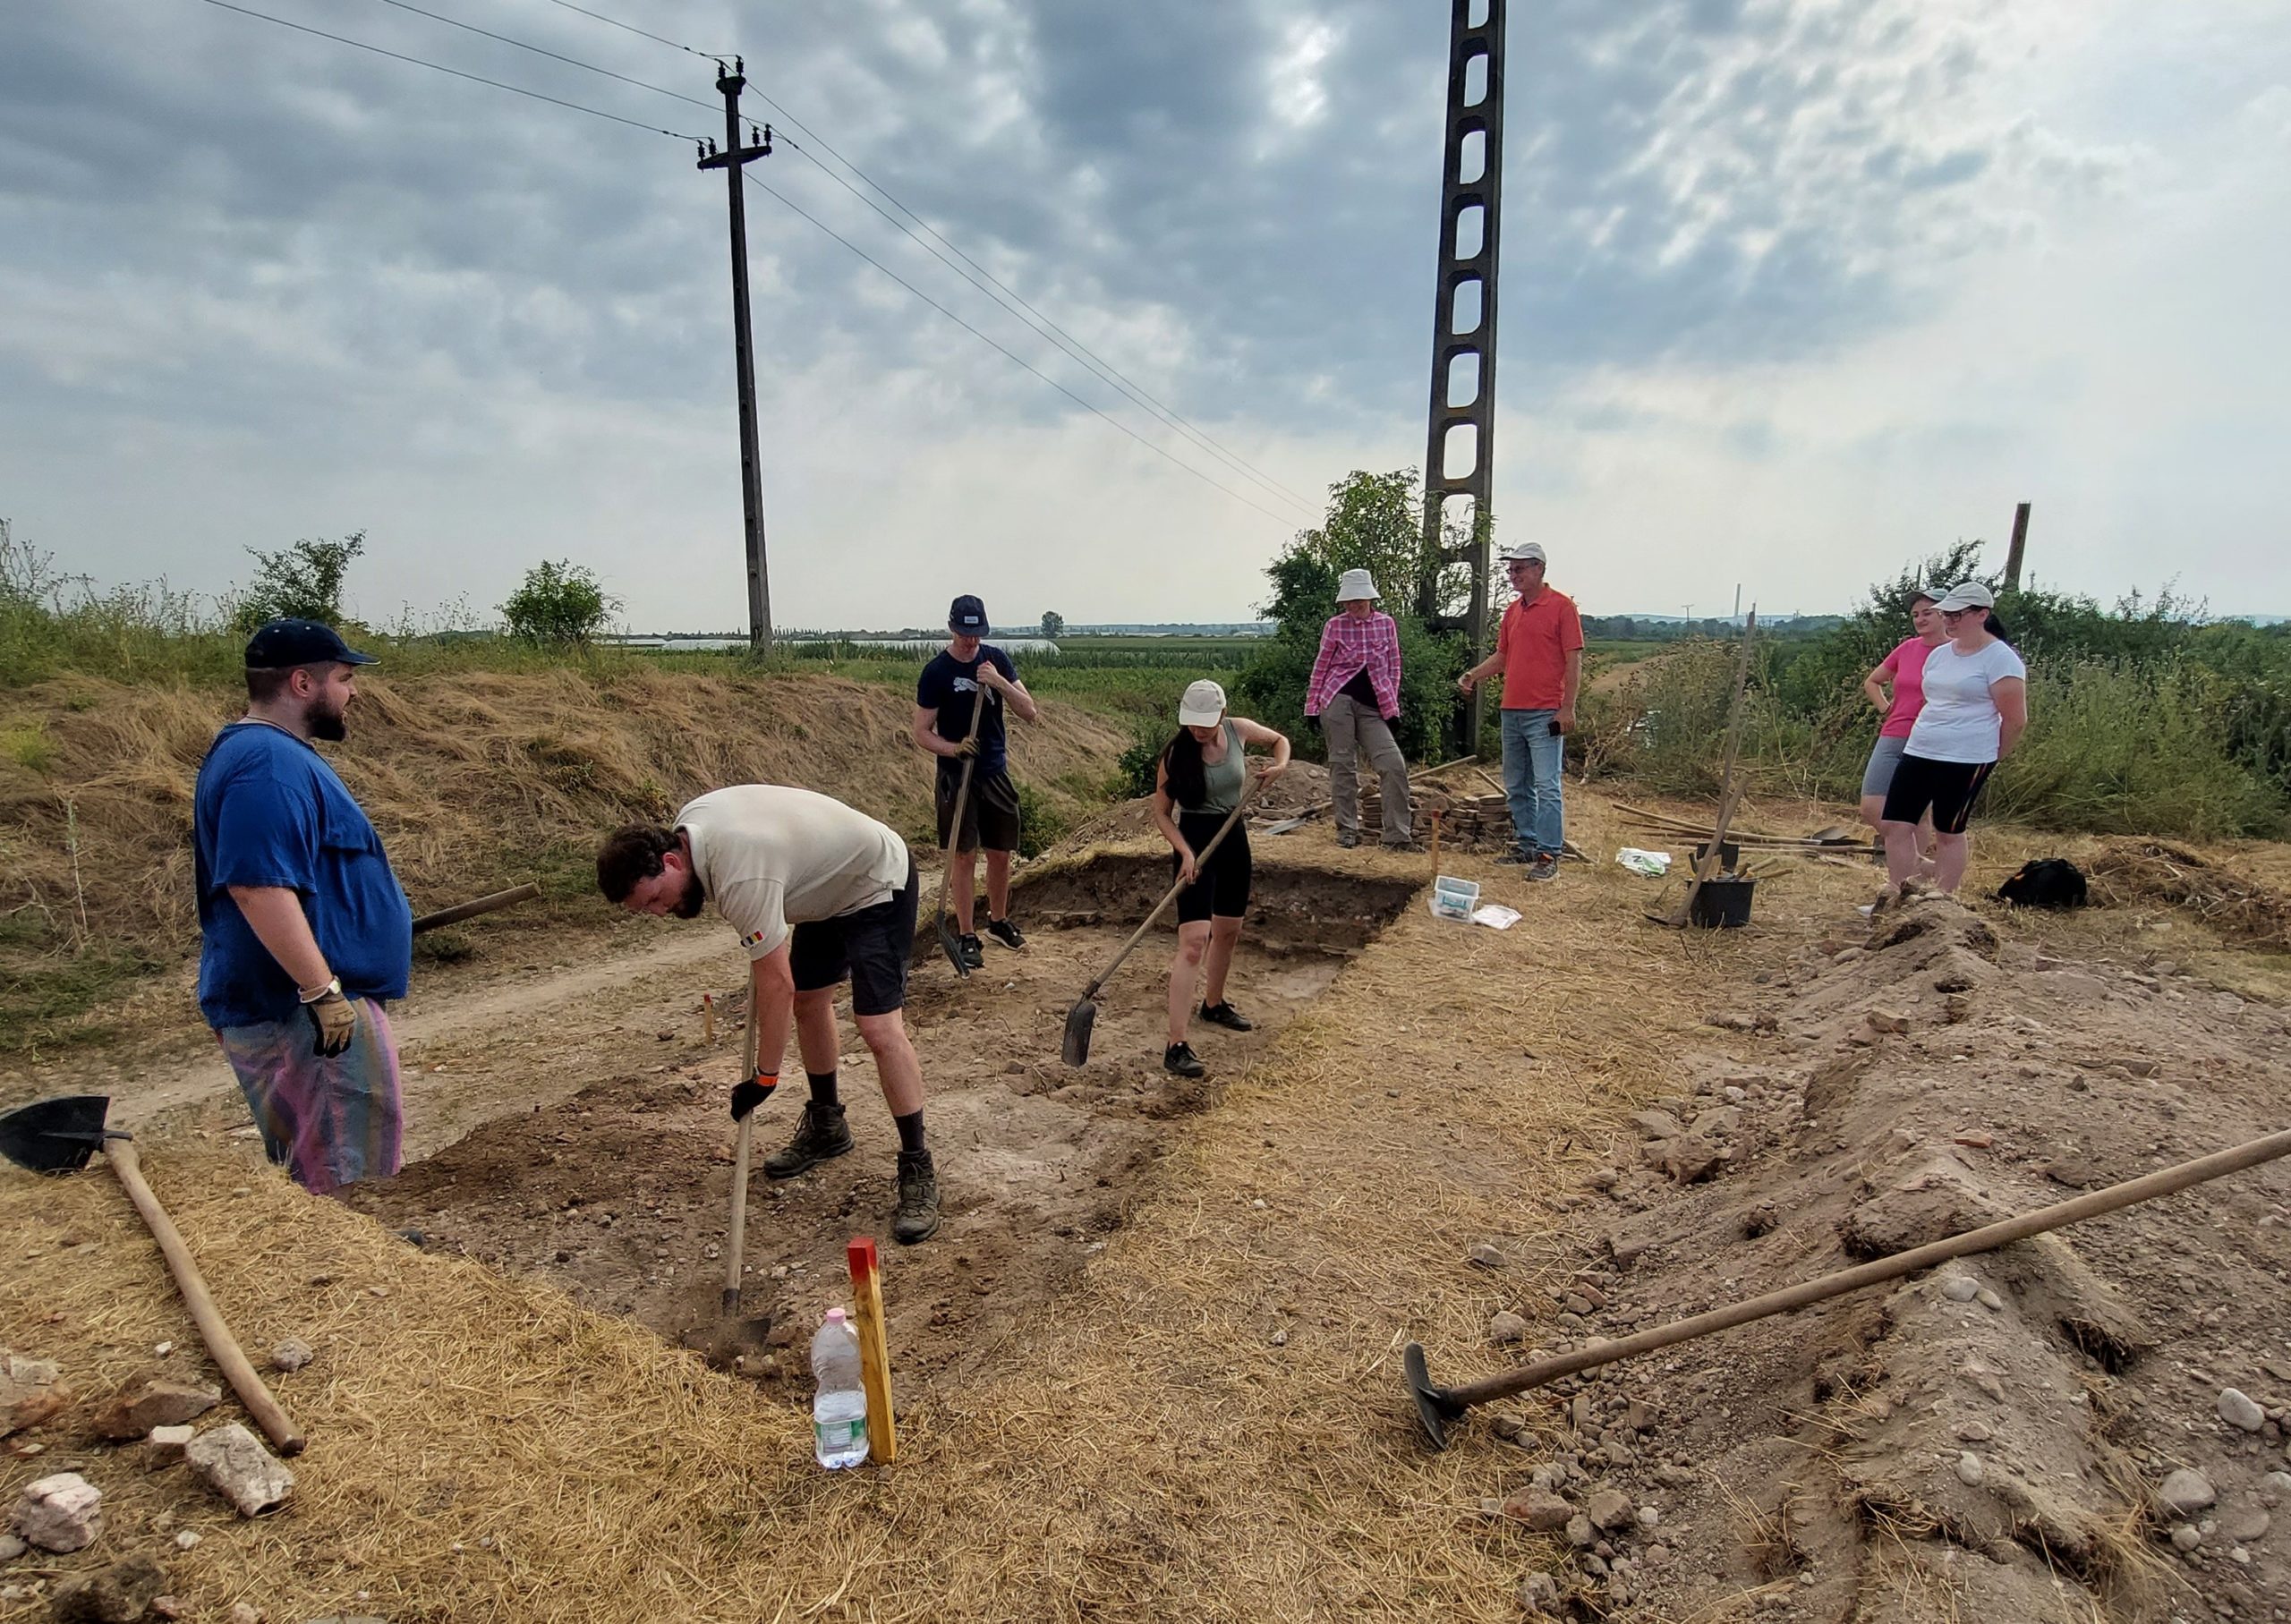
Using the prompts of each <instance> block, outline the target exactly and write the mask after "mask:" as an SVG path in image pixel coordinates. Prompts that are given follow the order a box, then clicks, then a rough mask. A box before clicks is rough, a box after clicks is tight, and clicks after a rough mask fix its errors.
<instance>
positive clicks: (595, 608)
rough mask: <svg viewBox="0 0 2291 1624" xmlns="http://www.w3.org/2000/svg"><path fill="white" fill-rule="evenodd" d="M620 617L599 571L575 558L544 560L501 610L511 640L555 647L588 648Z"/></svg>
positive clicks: (617, 607) (616, 600)
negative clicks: (592, 640) (588, 645)
mask: <svg viewBox="0 0 2291 1624" xmlns="http://www.w3.org/2000/svg"><path fill="white" fill-rule="evenodd" d="M619 612H620V599H617V598H614V597H610V596H609V595H608V594H607V593H606V591H605V589H604V582H601V581H600V580H599V579H598V578H597V575H596V572H595V571H593V570H592V569H589V568H588V567H586V566H585V565H578V564H575V563H574V562H573V561H572V560H571V559H569V558H567V559H559V560H555V561H552V560H549V559H547V558H544V559H542V560H541V562H540V563H539V564H536V565H533V567H532V568H531V569H529V570H527V571H526V572H525V580H524V585H522V586H520V587H519V588H518V589H517V590H516V591H515V592H513V593H511V594H510V595H509V599H508V601H507V602H506V603H504V604H502V606H501V618H502V620H503V621H504V623H506V625H507V627H508V632H509V635H510V636H512V637H521V638H523V639H524V641H526V642H536V643H541V644H543V645H546V646H549V647H552V648H565V647H570V646H572V645H575V644H579V643H585V642H588V641H589V640H590V639H591V638H592V637H594V636H595V635H596V634H597V633H599V632H601V631H602V630H604V627H605V623H606V622H607V621H608V620H609V619H610V618H611V617H612V616H615V615H617V614H618V613H619Z"/></svg>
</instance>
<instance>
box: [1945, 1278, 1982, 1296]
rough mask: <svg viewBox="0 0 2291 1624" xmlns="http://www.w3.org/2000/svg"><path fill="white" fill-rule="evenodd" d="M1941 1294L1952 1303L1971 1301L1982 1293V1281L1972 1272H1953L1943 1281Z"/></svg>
mask: <svg viewBox="0 0 2291 1624" xmlns="http://www.w3.org/2000/svg"><path fill="white" fill-rule="evenodd" d="M1941 1295H1942V1296H1943V1297H1946V1298H1948V1299H1949V1301H1951V1302H1952V1303H1970V1302H1972V1300H1973V1298H1975V1297H1979V1296H1980V1281H1979V1280H1975V1279H1973V1278H1972V1276H1971V1275H1970V1274H1953V1275H1950V1276H1949V1277H1948V1278H1947V1279H1946V1280H1943V1281H1942V1282H1941Z"/></svg>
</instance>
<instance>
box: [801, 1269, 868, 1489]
mask: <svg viewBox="0 0 2291 1624" xmlns="http://www.w3.org/2000/svg"><path fill="white" fill-rule="evenodd" d="M812 1380H813V1382H815V1383H817V1392H816V1395H815V1396H814V1397H813V1399H812V1447H813V1452H814V1453H815V1454H817V1455H818V1456H819V1461H820V1464H821V1465H822V1466H823V1467H830V1469H832V1468H834V1467H856V1466H857V1465H858V1464H859V1463H860V1462H861V1461H863V1460H864V1459H866V1458H867V1389H866V1385H865V1383H864V1381H863V1380H862V1379H861V1376H860V1371H859V1336H858V1333H857V1332H856V1331H853V1330H852V1329H851V1322H850V1320H849V1318H848V1317H847V1315H846V1314H844V1312H843V1310H842V1309H840V1308H830V1309H829V1310H828V1311H827V1323H826V1324H824V1325H822V1326H821V1327H820V1330H819V1334H818V1335H817V1336H815V1337H813V1339H812Z"/></svg>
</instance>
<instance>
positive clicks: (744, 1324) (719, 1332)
mask: <svg viewBox="0 0 2291 1624" xmlns="http://www.w3.org/2000/svg"><path fill="white" fill-rule="evenodd" d="M755 1036H756V1034H755V1011H754V1008H750V1009H749V1011H748V1025H747V1037H746V1041H745V1042H744V1043H743V1044H742V1045H741V1050H740V1076H743V1077H753V1076H755ZM762 1109H763V1108H762V1106H761V1105H759V1106H758V1107H757V1108H756V1110H762ZM754 1144H755V1111H750V1112H749V1113H748V1114H747V1115H746V1116H745V1117H743V1118H740V1129H739V1133H738V1135H737V1136H736V1137H735V1138H734V1140H733V1142H732V1220H731V1225H730V1227H729V1228H728V1229H726V1230H725V1231H724V1295H723V1299H722V1301H721V1303H720V1305H719V1309H718V1314H717V1320H716V1323H715V1324H713V1325H711V1326H705V1327H703V1328H701V1329H699V1330H697V1331H686V1333H685V1334H684V1335H683V1336H682V1337H680V1338H678V1339H677V1340H678V1341H679V1342H680V1343H681V1344H682V1345H683V1346H685V1347H686V1348H696V1349H698V1350H699V1351H700V1352H701V1353H702V1354H703V1356H706V1358H707V1360H708V1362H709V1363H710V1364H711V1365H723V1366H727V1367H729V1366H733V1365H737V1362H738V1361H739V1359H740V1358H741V1357H742V1356H744V1355H747V1354H760V1353H762V1351H763V1350H764V1348H765V1347H766V1346H767V1344H766V1343H765V1341H764V1338H765V1336H766V1335H767V1334H769V1333H770V1331H771V1315H770V1314H755V1315H752V1316H750V1317H747V1318H743V1317H741V1314H740V1292H741V1288H742V1286H743V1285H744V1284H745V1280H746V1276H747V1270H746V1268H745V1260H746V1255H747V1239H748V1156H749V1152H751V1150H752V1149H753V1148H754Z"/></svg>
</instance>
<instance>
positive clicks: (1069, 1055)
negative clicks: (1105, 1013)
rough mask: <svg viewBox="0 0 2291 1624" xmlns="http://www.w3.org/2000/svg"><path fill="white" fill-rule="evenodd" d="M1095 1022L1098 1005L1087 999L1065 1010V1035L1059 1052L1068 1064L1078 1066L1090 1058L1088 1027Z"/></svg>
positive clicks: (1096, 1020) (1096, 1022) (1096, 1021)
mask: <svg viewBox="0 0 2291 1624" xmlns="http://www.w3.org/2000/svg"><path fill="white" fill-rule="evenodd" d="M1097 1024H1098V1007H1097V1005H1096V1004H1095V1003H1094V1002H1093V1001H1092V1000H1091V999H1083V1000H1082V1001H1081V1002H1080V1003H1078V1004H1077V1005H1075V1006H1074V1008H1071V1009H1069V1010H1068V1011H1067V1012H1066V1037H1065V1041H1064V1042H1061V1043H1060V1045H1059V1053H1060V1056H1062V1057H1063V1058H1064V1059H1065V1061H1066V1063H1067V1064H1068V1065H1069V1066H1079V1065H1081V1064H1082V1062H1083V1061H1085V1060H1086V1059H1089V1058H1090V1029H1091V1028H1092V1027H1093V1026H1095V1025H1097Z"/></svg>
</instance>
